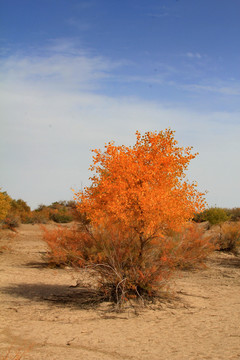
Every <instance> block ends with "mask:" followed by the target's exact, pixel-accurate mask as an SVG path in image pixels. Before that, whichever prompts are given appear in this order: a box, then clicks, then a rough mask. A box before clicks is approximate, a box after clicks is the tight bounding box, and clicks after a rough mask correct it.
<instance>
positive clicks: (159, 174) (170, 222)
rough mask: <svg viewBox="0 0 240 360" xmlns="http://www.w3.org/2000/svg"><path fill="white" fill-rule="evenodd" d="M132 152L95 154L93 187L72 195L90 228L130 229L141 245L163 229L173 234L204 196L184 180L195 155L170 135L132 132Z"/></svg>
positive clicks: (112, 149) (110, 148) (110, 147)
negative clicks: (106, 225) (119, 226)
mask: <svg viewBox="0 0 240 360" xmlns="http://www.w3.org/2000/svg"><path fill="white" fill-rule="evenodd" d="M136 138H137V140H136V144H135V145H134V146H133V147H126V146H115V145H114V143H113V142H110V143H108V144H106V145H105V151H104V152H101V150H93V152H94V153H95V155H94V156H93V165H92V166H91V167H90V169H91V170H92V171H95V175H94V176H92V177H90V180H92V185H91V186H90V187H85V188H84V190H83V191H80V192H78V193H76V194H75V198H76V201H77V208H78V210H79V211H80V212H81V213H86V214H87V216H88V217H89V218H90V219H91V221H92V223H93V224H96V225H100V224H103V223H104V222H105V221H106V219H108V220H110V221H111V222H113V223H116V222H118V223H119V222H120V223H121V224H122V225H123V226H124V227H125V228H126V231H127V229H130V228H131V229H133V230H134V231H135V232H136V233H137V234H138V235H139V240H140V242H141V243H142V245H144V243H145V242H147V241H148V239H150V238H152V237H153V236H155V235H156V234H160V233H161V234H162V233H165V232H166V231H167V230H169V229H171V230H177V229H179V227H180V226H181V225H182V224H183V223H184V222H186V221H188V220H189V219H191V218H192V217H193V216H194V213H197V212H199V211H202V210H203V209H204V207H205V200H204V197H203V196H204V194H203V193H200V192H198V191H197V189H196V184H195V183H191V184H190V183H189V182H188V181H187V180H186V179H185V172H186V170H187V167H188V165H189V162H190V161H191V160H192V159H194V158H195V156H196V155H197V154H191V151H192V148H191V147H187V148H182V147H179V146H177V141H176V140H175V139H174V132H173V131H171V130H170V129H167V130H165V131H161V132H159V133H157V132H147V133H145V134H144V135H143V136H141V134H140V133H139V132H136Z"/></svg>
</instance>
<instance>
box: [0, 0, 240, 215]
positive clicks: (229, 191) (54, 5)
mask: <svg viewBox="0 0 240 360" xmlns="http://www.w3.org/2000/svg"><path fill="white" fill-rule="evenodd" d="M0 14H1V15H0V42H1V60H0V78H1V84H2V85H1V88H0V101H1V104H0V106H1V131H0V137H1V168H2V171H1V182H0V187H2V189H3V190H6V191H7V192H8V193H9V194H10V195H11V196H12V197H14V198H22V199H24V200H25V201H27V203H28V204H29V205H30V206H31V207H32V208H36V207H37V206H38V205H39V204H41V203H44V204H50V203H51V202H53V201H58V200H69V199H72V192H71V188H75V189H76V190H77V189H79V188H81V187H83V186H85V185H88V184H89V181H88V177H89V176H90V173H89V171H88V168H89V166H90V163H91V152H90V149H92V148H103V146H104V144H105V142H108V141H110V140H115V142H116V144H125V145H132V144H133V143H134V140H135V135H134V134H135V131H136V130H139V131H140V132H145V131H154V130H164V129H165V128H167V127H171V128H172V129H173V130H176V139H177V140H178V141H179V144H180V145H183V146H188V145H189V146H190V145H191V146H193V148H194V150H195V151H198V152H199V156H198V157H197V158H196V159H195V160H193V162H192V164H191V166H190V169H189V173H188V178H189V179H190V180H191V181H192V180H196V181H197V182H198V184H199V190H207V191H208V193H207V197H206V198H207V201H208V204H209V206H214V205H217V206H222V207H239V206H240V191H239V178H240V165H239V154H240V141H239V136H240V101H239V100H240V66H239V65H240V45H239V36H240V21H239V16H240V2H239V1H238V0H221V1H219V0H201V1H200V0H199V1H197V0H196V1H193V0H156V1H155V0H148V1H147V0H122V1H119V0H89V1H81V0H21V1H19V0H1V1H0Z"/></svg>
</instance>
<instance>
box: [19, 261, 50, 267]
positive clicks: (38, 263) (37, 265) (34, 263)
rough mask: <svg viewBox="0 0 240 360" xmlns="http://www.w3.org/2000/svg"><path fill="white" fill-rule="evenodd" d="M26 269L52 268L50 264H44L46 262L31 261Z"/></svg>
mask: <svg viewBox="0 0 240 360" xmlns="http://www.w3.org/2000/svg"><path fill="white" fill-rule="evenodd" d="M25 266H26V267H30V268H33V269H44V268H51V267H50V266H49V263H48V262H44V261H31V262H28V263H27V264H25Z"/></svg>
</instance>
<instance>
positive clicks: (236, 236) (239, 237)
mask: <svg viewBox="0 0 240 360" xmlns="http://www.w3.org/2000/svg"><path fill="white" fill-rule="evenodd" d="M239 247H240V223H225V224H223V226H222V229H221V234H220V236H219V239H218V248H219V250H223V251H229V252H232V253H234V254H238V251H239Z"/></svg>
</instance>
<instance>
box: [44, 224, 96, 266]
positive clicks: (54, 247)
mask: <svg viewBox="0 0 240 360" xmlns="http://www.w3.org/2000/svg"><path fill="white" fill-rule="evenodd" d="M42 230H43V240H44V241H46V243H47V244H48V246H49V251H48V253H47V260H48V262H49V264H50V265H51V266H60V267H64V266H79V267H82V266H83V265H84V264H85V262H86V260H88V259H89V256H88V249H89V248H91V246H92V241H91V237H90V236H89V234H88V233H87V232H86V231H84V230H82V229H78V228H77V227H72V228H65V227H62V226H58V227H57V228H56V229H52V230H48V229H47V228H45V227H44V226H42ZM89 252H90V251H89Z"/></svg>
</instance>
